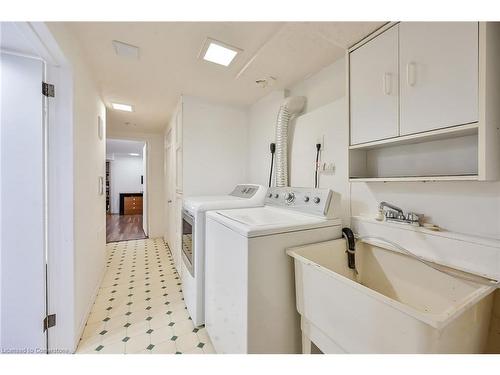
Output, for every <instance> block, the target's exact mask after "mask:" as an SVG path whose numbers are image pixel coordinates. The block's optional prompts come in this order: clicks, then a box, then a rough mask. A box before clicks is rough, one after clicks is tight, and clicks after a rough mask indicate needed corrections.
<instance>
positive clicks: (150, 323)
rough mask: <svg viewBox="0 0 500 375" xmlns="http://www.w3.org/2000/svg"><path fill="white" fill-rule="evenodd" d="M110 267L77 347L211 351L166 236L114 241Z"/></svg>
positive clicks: (120, 350)
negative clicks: (190, 310)
mask: <svg viewBox="0 0 500 375" xmlns="http://www.w3.org/2000/svg"><path fill="white" fill-rule="evenodd" d="M106 251H107V254H108V261H107V265H106V267H107V270H106V274H105V276H104V279H103V282H102V285H101V288H100V289H99V293H98V295H97V298H96V301H95V303H94V306H93V308H92V311H91V314H90V316H89V319H88V321H87V324H86V326H85V330H84V332H83V336H82V338H81V340H80V343H79V345H78V349H77V353H86V354H90V353H107V354H125V353H126V354H130V353H143V354H146V353H156V354H184V353H185V354H204V353H206V354H210V353H214V349H213V346H212V344H211V342H210V339H209V338H208V334H207V332H206V329H205V328H204V327H194V326H193V323H192V321H191V318H190V317H189V314H188V313H187V310H186V305H185V303H184V298H183V295H182V289H181V283H180V278H179V275H178V274H177V272H176V270H175V268H174V265H173V261H172V257H171V254H170V250H169V249H168V246H167V245H166V244H165V243H164V241H163V240H162V239H159V238H158V239H145V240H133V241H124V242H115V243H109V244H107V245H106Z"/></svg>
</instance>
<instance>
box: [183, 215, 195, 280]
mask: <svg viewBox="0 0 500 375" xmlns="http://www.w3.org/2000/svg"><path fill="white" fill-rule="evenodd" d="M193 235H194V219H193V217H192V216H191V215H190V214H189V213H188V212H187V211H186V210H182V260H183V261H184V264H185V265H186V268H187V269H188V271H189V273H190V274H191V276H193V277H194V252H195V248H194V244H193Z"/></svg>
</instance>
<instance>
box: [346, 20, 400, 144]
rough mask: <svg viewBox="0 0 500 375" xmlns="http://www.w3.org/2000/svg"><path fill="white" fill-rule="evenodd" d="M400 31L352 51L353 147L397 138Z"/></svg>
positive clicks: (378, 38) (351, 102) (392, 32)
mask: <svg viewBox="0 0 500 375" xmlns="http://www.w3.org/2000/svg"><path fill="white" fill-rule="evenodd" d="M398 28H399V25H396V26H393V27H392V28H390V29H389V30H387V31H386V32H384V33H383V34H381V35H379V36H377V37H375V38H374V39H372V40H371V41H369V42H368V43H366V44H364V45H363V46H361V47H359V48H358V49H356V50H355V51H353V52H351V54H350V57H349V65H350V69H349V74H350V77H349V86H350V117H351V118H350V124H351V144H358V143H365V142H370V141H376V140H379V139H385V138H392V137H396V136H397V135H398V105H399V98H398V95H399V94H398V85H399V80H398V76H399V73H398Z"/></svg>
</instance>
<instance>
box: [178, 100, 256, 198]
mask: <svg viewBox="0 0 500 375" xmlns="http://www.w3.org/2000/svg"><path fill="white" fill-rule="evenodd" d="M182 116H183V127H182V147H183V153H182V154H183V160H182V174H183V193H184V196H189V195H217V194H227V193H228V192H230V191H232V189H233V188H234V186H235V185H236V184H239V183H244V182H246V176H247V174H246V150H247V140H246V131H247V117H246V111H245V110H243V109H238V108H233V107H229V106H224V105H220V104H217V103H211V102H209V101H206V100H205V99H200V98H197V97H193V96H183V113H182Z"/></svg>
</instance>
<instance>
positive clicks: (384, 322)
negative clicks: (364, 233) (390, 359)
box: [287, 239, 495, 353]
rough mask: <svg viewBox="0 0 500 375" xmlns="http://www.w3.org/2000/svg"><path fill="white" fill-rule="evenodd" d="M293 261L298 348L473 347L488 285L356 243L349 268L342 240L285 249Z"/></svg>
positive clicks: (488, 299)
mask: <svg viewBox="0 0 500 375" xmlns="http://www.w3.org/2000/svg"><path fill="white" fill-rule="evenodd" d="M287 254H288V255H290V256H291V257H293V258H294V260H295V284H296V298H297V309H298V311H299V313H300V315H301V327H302V333H303V351H304V352H306V353H307V352H309V351H310V342H311V341H312V342H314V344H315V345H316V346H317V347H318V348H319V349H320V350H321V351H322V352H324V353H481V352H483V350H484V347H485V345H486V340H487V334H488V328H489V322H490V314H491V307H492V292H493V291H494V290H495V288H494V287H492V286H488V285H482V284H477V283H475V282H471V281H466V280H463V279H461V278H458V277H454V276H450V275H448V274H445V273H443V272H440V271H438V270H435V269H433V268H431V267H429V266H427V265H425V264H423V263H422V262H419V261H418V260H416V259H414V258H412V257H410V256H408V255H405V254H401V253H398V252H395V251H392V250H388V249H384V248H382V247H378V246H374V245H370V244H368V243H363V242H360V241H358V242H357V244H356V255H355V258H356V271H357V272H356V271H354V270H352V269H350V268H348V266H347V254H346V243H345V241H344V239H340V240H335V241H328V242H322V243H318V244H313V245H307V246H301V247H296V248H291V249H288V250H287Z"/></svg>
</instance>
